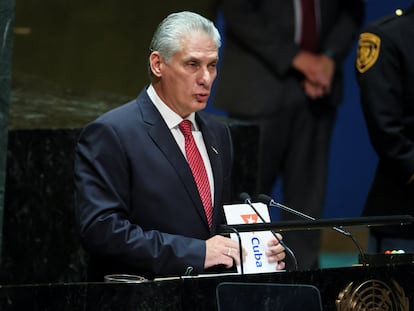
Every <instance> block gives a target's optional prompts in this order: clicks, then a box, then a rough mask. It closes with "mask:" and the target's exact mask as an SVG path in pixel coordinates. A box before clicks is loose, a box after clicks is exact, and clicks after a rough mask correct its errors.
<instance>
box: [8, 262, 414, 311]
mask: <svg viewBox="0 0 414 311" xmlns="http://www.w3.org/2000/svg"><path fill="white" fill-rule="evenodd" d="M413 280H414V266H413V265H394V266H383V267H369V266H368V267H367V266H357V267H349V268H334V269H322V270H315V271H297V272H296V271H295V272H276V273H269V274H250V275H219V276H217V275H216V276H211V277H186V278H178V279H173V280H163V281H149V282H145V283H140V284H132V283H129V284H127V283H66V284H64V283H62V284H39V285H36V284H33V285H12V286H1V287H0V310H3V311H15V310H27V311H30V310H43V311H46V310H60V311H69V310H70V311H72V310H88V311H95V310H96V311H98V310H99V311H104V310H111V311H117V310H122V311H129V310H134V311H136V310H209V311H211V310H217V303H216V288H217V286H218V285H219V284H222V283H223V282H242V283H246V282H249V283H272V284H307V285H313V286H315V287H317V288H318V289H319V291H320V294H321V301H322V307H323V310H357V309H356V306H358V307H359V309H358V310H409V309H411V310H412V309H413V308H414V301H413V299H414V285H413ZM275 310H277V308H275ZM302 310H306V305H304V306H303V309H302Z"/></svg>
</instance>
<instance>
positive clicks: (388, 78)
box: [356, 5, 414, 252]
mask: <svg viewBox="0 0 414 311" xmlns="http://www.w3.org/2000/svg"><path fill="white" fill-rule="evenodd" d="M397 13H398V14H397ZM413 39H414V5H412V6H411V7H410V8H409V9H407V10H405V11H404V12H403V11H402V10H398V11H397V12H396V13H395V14H392V15H390V16H386V17H383V18H381V19H379V20H377V21H375V22H373V23H371V24H370V25H369V26H368V27H367V28H366V29H365V30H364V32H362V33H361V35H360V39H359V46H358V57H357V60H356V69H357V70H356V75H357V78H358V83H359V87H360V94H361V105H362V109H363V112H364V116H365V120H366V124H367V128H368V131H369V135H370V139H371V143H372V145H373V147H374V149H375V151H376V153H377V155H378V158H379V162H378V166H377V170H376V174H375V178H374V180H373V183H372V186H371V189H370V192H369V194H368V197H367V200H366V203H365V208H364V211H363V215H365V216H373V215H382V216H383V215H406V214H410V215H414V87H413V85H414V58H413V49H414V40H413ZM371 233H372V235H371V239H370V243H369V249H370V251H372V252H384V251H386V250H394V249H395V250H399V249H405V251H407V252H414V225H410V226H396V227H393V226H391V227H377V228H374V227H373V228H372V229H371Z"/></svg>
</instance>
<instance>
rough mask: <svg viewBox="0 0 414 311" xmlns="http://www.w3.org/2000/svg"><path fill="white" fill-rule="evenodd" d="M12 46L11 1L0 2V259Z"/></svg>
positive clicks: (0, 0)
mask: <svg viewBox="0 0 414 311" xmlns="http://www.w3.org/2000/svg"><path fill="white" fill-rule="evenodd" d="M12 46H13V1H12V0H0V259H1V249H2V240H3V211H4V193H5V180H6V173H5V172H6V153H7V137H8V120H9V106H10V81H11V62H12Z"/></svg>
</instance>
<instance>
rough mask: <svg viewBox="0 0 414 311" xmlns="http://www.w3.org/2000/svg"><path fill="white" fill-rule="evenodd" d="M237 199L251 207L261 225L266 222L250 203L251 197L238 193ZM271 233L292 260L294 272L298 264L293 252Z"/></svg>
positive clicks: (274, 233) (244, 193)
mask: <svg viewBox="0 0 414 311" xmlns="http://www.w3.org/2000/svg"><path fill="white" fill-rule="evenodd" d="M239 198H240V200H242V201H243V203H245V204H247V205H249V206H250V207H251V209H252V210H253V211H254V212H255V213H256V215H257V216H258V217H259V218H260V220H261V221H262V222H263V223H266V222H267V221H266V220H265V219H264V218H263V217H262V215H260V213H259V212H258V211H257V209H256V208H255V207H254V205H253V203H252V200H251V197H250V195H249V194H248V193H246V192H242V193H240V194H239ZM269 231H270V232H271V233H272V235H273V236H274V237H275V238H276V240H277V241H278V242H279V243H280V245H282V246H283V247H284V248H285V250H286V252H287V253H288V254H289V255H290V256H291V257H292V259H293V262H294V264H295V270H298V262H297V260H296V256H295V254H294V253H293V251H292V250H291V249H290V248H289V247H287V245H286V244H285V242H283V241H282V240H281V239H280V238H279V237H278V236H277V234H276V232H274V231H273V230H269Z"/></svg>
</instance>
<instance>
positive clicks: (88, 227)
mask: <svg viewBox="0 0 414 311" xmlns="http://www.w3.org/2000/svg"><path fill="white" fill-rule="evenodd" d="M219 46H220V35H219V33H218V31H217V29H216V28H215V27H214V25H213V23H212V22H211V21H209V20H207V19H205V18H204V17H201V16H200V15H198V14H195V13H191V12H181V13H174V14H171V15H169V16H168V17H167V18H166V19H164V21H163V22H162V23H161V24H160V25H159V27H158V29H157V30H156V32H155V34H154V36H153V39H152V42H151V46H150V55H149V71H150V75H151V85H150V86H149V87H147V88H145V89H144V90H143V91H142V92H141V94H140V95H139V96H138V98H137V99H135V100H133V101H131V102H129V103H127V104H125V105H123V106H120V107H119V108H116V109H114V110H112V111H109V112H107V113H105V114H104V115H102V116H101V117H99V118H98V119H97V120H95V121H93V122H92V123H90V124H88V125H87V126H86V127H85V128H84V130H83V131H82V133H81V135H80V138H79V142H78V145H77V153H76V160H75V181H76V214H77V219H78V223H79V230H80V237H81V240H82V243H83V245H84V247H85V249H86V250H87V251H88V253H89V254H90V255H91V262H90V265H89V267H90V274H89V279H90V280H102V278H103V276H104V275H105V274H114V273H129V274H138V275H141V276H144V277H146V278H153V277H156V276H171V275H175V276H180V275H184V274H185V273H188V272H191V271H192V272H193V273H196V274H197V273H203V272H206V271H209V270H214V271H216V270H220V268H221V267H224V268H231V267H232V266H233V263H234V262H235V263H238V262H239V259H240V254H239V246H238V243H237V242H235V241H233V240H231V239H230V238H227V237H224V236H221V235H219V234H218V232H217V231H218V226H219V225H220V224H222V223H224V222H225V219H224V212H223V208H222V205H223V203H224V202H227V203H229V202H228V200H229V186H230V177H231V176H230V173H231V164H232V143H231V137H230V132H229V129H228V128H227V126H225V125H224V124H222V123H219V122H217V121H215V120H213V119H211V118H210V117H208V116H207V115H205V114H203V113H201V112H199V111H200V110H202V109H203V108H204V107H205V106H206V103H207V100H208V97H209V94H210V90H211V86H212V84H213V81H214V79H215V77H216V64H217V61H218V49H219ZM184 120H186V121H184ZM182 121H184V122H182ZM183 124H187V125H188V128H187V129H184V128H183V129H182V127H185V126H184V125H183ZM182 131H183V132H182ZM186 131H187V132H186ZM185 135H186V136H185ZM184 136H185V137H184ZM187 139H189V140H188V141H187ZM187 143H188V144H189V145H188V146H190V145H191V148H192V149H191V150H192V151H191V152H190V151H189V149H187V147H188V146H187ZM195 150H196V151H195ZM194 157H196V158H197V159H198V160H197V165H198V166H197V168H196V169H194V166H193V165H194V161H193V158H194ZM200 162H201V164H200ZM200 180H201V181H200ZM269 243H270V244H269V248H268V252H267V255H268V257H269V260H270V261H273V262H274V261H280V260H282V259H283V258H284V256H285V254H284V249H283V247H282V246H281V245H280V244H279V243H278V242H277V241H276V240H274V241H271V242H269ZM278 267H279V268H283V267H284V263H283V262H280V263H279V265H278Z"/></svg>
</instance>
